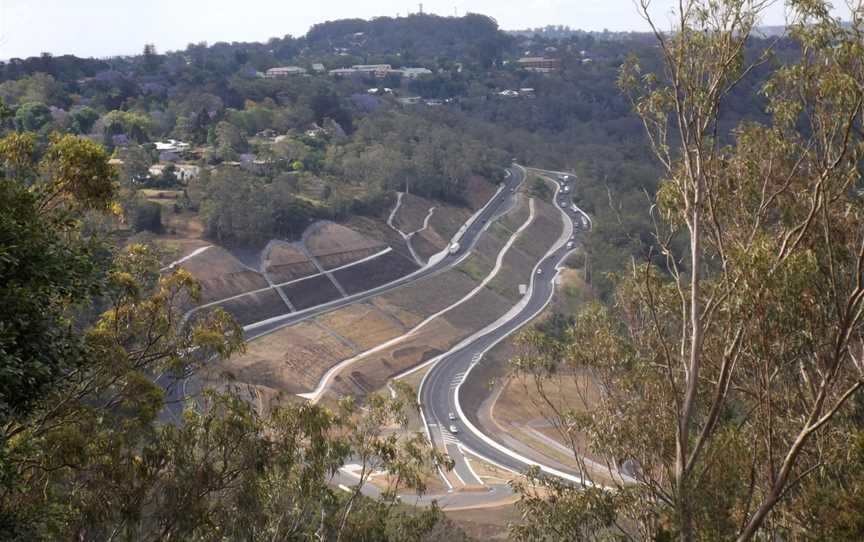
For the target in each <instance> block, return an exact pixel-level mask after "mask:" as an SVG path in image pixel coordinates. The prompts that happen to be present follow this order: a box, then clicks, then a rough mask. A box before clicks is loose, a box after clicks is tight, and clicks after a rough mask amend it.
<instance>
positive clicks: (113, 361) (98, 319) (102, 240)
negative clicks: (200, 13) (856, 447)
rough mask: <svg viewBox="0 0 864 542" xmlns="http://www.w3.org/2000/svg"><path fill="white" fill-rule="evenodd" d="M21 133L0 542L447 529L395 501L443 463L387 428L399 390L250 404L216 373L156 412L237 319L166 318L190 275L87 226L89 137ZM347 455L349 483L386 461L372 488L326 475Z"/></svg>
mask: <svg viewBox="0 0 864 542" xmlns="http://www.w3.org/2000/svg"><path fill="white" fill-rule="evenodd" d="M36 141H37V140H36V138H35V137H33V136H31V135H28V134H17V133H15V134H11V135H8V136H7V137H5V138H3V139H0V160H2V164H0V165H2V168H3V169H2V178H0V311H2V312H0V375H2V378H0V431H2V432H0V538H2V539H3V540H73V539H75V540H342V541H348V540H423V539H424V537H426V536H433V537H434V536H435V532H439V533H440V530H441V529H443V528H446V526H445V525H444V523H443V522H442V520H441V516H440V513H439V510H438V509H437V508H435V507H434V506H433V507H431V508H428V509H425V510H422V511H415V510H413V509H407V508H404V507H401V506H398V505H397V502H398V500H397V497H396V493H397V492H398V491H403V490H407V489H413V490H414V491H416V492H418V493H422V492H423V491H424V490H425V477H424V475H423V473H424V472H427V471H429V470H431V465H432V464H433V462H436V461H437V462H439V463H445V460H444V458H442V457H440V456H438V455H436V454H435V453H434V452H432V451H430V450H429V448H428V446H426V443H425V440H424V438H423V437H422V435H420V434H416V435H413V436H409V437H401V438H400V437H397V436H396V433H395V432H393V431H390V432H388V431H387V430H386V428H387V427H398V426H400V425H404V424H405V414H404V410H405V409H406V408H407V407H408V406H409V405H413V399H407V400H406V399H405V397H411V394H410V393H407V392H406V391H405V390H402V394H401V395H400V396H399V397H397V398H395V399H390V398H382V397H372V398H370V399H369V400H368V401H367V403H366V404H365V405H364V407H363V408H362V409H361V408H359V407H357V406H356V405H354V404H353V402H352V401H344V402H342V403H340V404H339V405H338V407H337V408H335V410H332V409H328V408H324V407H320V406H312V405H306V404H293V405H287V406H284V407H281V408H278V409H276V410H275V411H274V412H273V413H272V414H271V415H269V416H268V417H266V418H264V417H262V416H260V415H259V414H258V413H257V412H256V411H255V409H254V408H253V407H252V406H251V405H250V403H249V401H247V400H246V397H247V395H248V394H244V390H238V389H232V388H230V387H229V388H228V389H225V390H223V391H221V392H216V391H205V392H204V393H203V394H202V396H201V397H200V398H198V399H196V400H195V401H191V402H189V403H188V404H186V405H185V408H183V409H182V412H183V420H182V423H177V424H172V423H165V422H164V421H163V420H161V419H160V417H161V416H163V414H164V413H165V408H166V403H168V398H169V397H171V394H170V392H171V390H170V388H169V389H168V390H166V389H164V388H163V387H162V386H160V385H159V384H157V383H156V382H157V381H165V380H172V378H161V377H163V376H164V377H173V378H174V379H176V378H181V377H184V376H187V375H189V374H190V373H192V372H194V371H195V370H196V369H197V368H198V367H200V366H201V365H202V364H204V363H206V362H207V361H208V360H210V359H212V358H213V357H215V356H223V357H224V356H229V355H231V354H232V353H233V352H236V351H237V350H239V349H241V348H242V347H243V338H242V337H243V335H242V330H241V329H240V328H239V327H238V326H237V324H236V323H235V322H234V321H233V320H232V319H231V318H230V317H229V316H228V315H227V314H226V313H224V312H222V311H218V310H217V311H213V312H210V313H208V314H206V315H205V316H203V317H199V318H197V319H196V320H195V321H194V322H192V323H191V324H189V325H181V322H182V314H183V311H184V310H185V308H186V307H188V303H189V302H190V301H194V300H196V299H197V297H198V295H199V287H198V285H197V284H196V283H195V281H194V280H193V278H192V277H191V276H190V275H189V274H188V273H186V272H185V271H182V270H178V271H175V272H173V273H170V274H161V273H160V272H159V267H160V265H159V260H158V258H157V255H156V254H155V253H154V252H153V251H152V250H151V249H149V248H148V247H145V246H141V245H131V246H129V247H127V248H125V249H122V250H114V249H112V244H111V243H110V239H109V238H108V237H107V235H105V234H103V233H101V232H102V231H103V230H104V228H100V227H99V225H100V224H103V223H104V222H103V221H105V220H110V217H111V215H112V213H115V212H116V209H118V208H119V206H117V205H116V204H114V198H115V196H116V191H117V185H116V183H115V182H114V179H113V174H112V171H111V170H110V168H109V166H108V164H107V159H108V157H107V155H106V154H105V152H104V151H103V150H102V149H101V147H99V146H98V145H96V144H93V143H92V142H89V141H86V140H83V139H78V138H76V137H74V136H63V137H59V136H58V137H53V138H52V139H51V140H50V142H49V144H48V146H47V147H46V148H40V147H39V145H37V143H36ZM173 406H174V407H176V408H175V411H176V410H181V409H180V408H179V407H178V406H177V405H173ZM181 406H182V405H181ZM349 461H350V462H353V463H359V464H360V465H361V466H362V474H361V480H360V482H361V483H363V482H366V481H368V480H369V479H370V477H371V476H372V474H373V473H376V472H379V471H382V470H383V471H386V472H387V473H389V481H390V485H389V487H388V489H387V490H386V491H384V493H383V496H382V498H381V499H379V500H370V499H367V498H365V497H363V496H361V495H360V493H359V487H358V489H357V490H356V491H355V492H353V493H345V492H343V491H341V490H339V489H337V488H336V487H335V486H334V484H333V483H331V482H332V481H333V480H332V478H333V476H334V474H336V472H337V470H338V469H339V468H340V467H342V466H343V465H344V464H345V463H346V462H349ZM347 483H349V484H350V483H351V481H349V482H347Z"/></svg>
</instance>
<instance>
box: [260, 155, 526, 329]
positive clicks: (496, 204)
mask: <svg viewBox="0 0 864 542" xmlns="http://www.w3.org/2000/svg"><path fill="white" fill-rule="evenodd" d="M508 171H509V172H510V174H509V175H508V176H507V178H506V179H505V180H504V183H503V185H502V186H503V188H501V189H500V190H499V191H498V192H497V193H496V194H495V195H494V196H493V197H492V199H490V200H489V201H488V202H487V203H486V205H485V206H484V207H483V208H482V209H481V210H480V211H479V212H478V213H477V215H476V217H475V220H474V221H473V222H472V223H471V224H470V225H469V226H468V227H467V228H465V229H464V231H463V232H462V235H461V236H460V237H459V240H458V242H459V250H457V251H455V252H454V253H452V254H451V253H450V252H447V253H446V255H445V256H444V257H443V258H441V259H440V260H438V261H437V262H433V263H431V264H428V265H426V266H425V267H423V268H421V269H418V270H417V271H415V272H414V273H411V274H410V275H406V276H404V277H402V278H400V279H396V280H394V281H392V282H389V283H387V284H383V285H381V286H378V287H377V288H373V289H371V290H367V291H365V292H360V293H357V294H354V295H350V296H348V297H343V298H339V299H336V300H334V301H330V302H328V303H324V304H323V305H318V306H316V307H311V308H309V309H305V310H302V311H298V312H292V313H288V314H285V315H283V316H277V317H275V318H269V319H268V320H265V321H263V322H258V323H255V324H250V325H248V326H246V327H245V328H244V330H245V331H246V334H245V335H246V340H247V341H248V340H252V339H254V338H256V337H260V336H261V335H265V334H267V333H271V332H273V331H275V330H277V329H280V328H283V327H286V326H290V325H293V324H296V323H297V322H302V321H303V320H307V319H309V318H314V317H316V316H318V315H320V314H323V313H325V312H330V311H333V310H336V309H338V308H341V307H344V306H346V305H350V304H352V303H357V302H358V301H363V300H366V299H369V298H372V297H375V296H378V295H381V294H384V293H386V292H389V291H391V290H394V289H396V288H399V287H401V286H405V285H407V284H410V283H412V282H415V281H417V280H420V279H422V278H425V277H428V276H431V275H434V274H436V273H440V272H442V271H446V270H447V269H450V268H451V267H453V266H454V265H456V264H457V263H459V262H460V261H462V260H463V259H464V258H465V257H466V256H468V254H469V253H470V252H471V250H472V249H473V248H474V245H475V244H476V243H477V241H478V240H479V238H480V234H481V233H482V232H483V229H484V228H485V227H486V224H487V223H488V222H489V221H490V220H493V219H494V218H495V217H497V216H500V215H501V214H503V213H505V212H506V211H507V210H509V209H510V207H512V206H513V203H514V201H515V198H513V197H512V196H513V193H514V192H515V191H516V190H517V189H518V187H519V185H520V184H522V181H524V180H525V170H524V169H523V168H522V167H521V166H518V165H515V164H514V165H513V167H511V168H509V169H508Z"/></svg>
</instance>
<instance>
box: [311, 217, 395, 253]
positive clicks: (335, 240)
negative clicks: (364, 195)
mask: <svg viewBox="0 0 864 542" xmlns="http://www.w3.org/2000/svg"><path fill="white" fill-rule="evenodd" d="M313 228H314V230H313V231H312V232H311V233H309V235H308V236H307V237H306V248H308V249H309V252H311V253H312V255H313V256H315V257H316V258H318V257H321V256H328V255H331V254H339V253H342V252H351V251H363V250H368V249H374V248H378V249H379V250H380V249H381V248H383V247H384V243H382V242H381V241H378V240H377V239H372V238H370V237H367V236H365V235H363V234H362V233H359V232H357V231H354V230H352V229H351V228H346V227H345V226H342V225H340V224H336V223H334V222H321V223H319V224H317V225H315V226H313Z"/></svg>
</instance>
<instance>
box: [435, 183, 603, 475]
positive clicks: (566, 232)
mask: <svg viewBox="0 0 864 542" xmlns="http://www.w3.org/2000/svg"><path fill="white" fill-rule="evenodd" d="M547 180H548V179H547ZM555 184H556V189H555V196H554V197H555V199H557V197H558V191H559V190H560V186H558V185H557V183H555ZM557 208H558V207H557V206H556V209H557ZM558 211H559V213H560V214H561V215H562V217H563V218H564V221H563V223H564V227H563V230H562V235H561V237H559V239H558V242H556V243H555V244H554V245H553V246H552V248H550V250H549V251H548V252H547V253H546V254H545V255H544V256H543V258H541V259H540V260H538V262H537V264H536V265H535V266H534V270H533V271H532V275H531V283H530V286H529V290H528V292H527V293H526V295H525V296H523V301H525V302H526V303H527V300H528V299H530V297H531V294H532V293H533V290H534V283H535V277H536V269H537V267H538V266H539V265H540V263H541V262H542V261H543V260H545V259H546V258H548V257H549V256H551V255H552V254H553V253H554V252H555V251H557V250H559V249H560V248H561V247H562V246H563V243H566V242H567V240H568V239H569V238H570V236H571V235H572V229H573V225H572V223H571V222H570V219H569V217H568V216H567V214H566V212H564V211H561V209H558ZM561 261H562V262H563V261H564V258H562V260H561ZM561 269H562V267H561V265H560V262H559V263H558V264H556V265H555V273H553V274H552V276H551V277H550V279H549V280H550V282H552V281H554V280H555V279H556V278H557V276H558V273H559V272H560V270H561ZM553 296H554V289H553V290H552V291H551V292H550V295H549V297H548V298H547V299H546V301H545V302H544V303H543V305H542V306H541V307H540V308H539V309H538V310H537V311H535V312H534V313H533V314H532V315H531V316H530V317H529V318H528V320H527V321H526V322H529V321H531V320H533V319H534V318H536V317H537V315H538V314H540V313H541V312H542V311H543V310H545V308H546V307H547V306H548V305H549V303H550V302H551V300H552V297H553ZM520 304H522V306H524V303H522V302H520ZM514 309H515V307H514ZM509 312H513V310H511V311H509ZM499 320H500V319H499ZM490 327H493V328H494V327H497V326H494V325H493V326H490ZM514 331H515V330H514ZM482 334H483V333H479V335H482ZM509 335H510V334H508V335H504V336H502V337H500V338H499V339H498V340H496V341H494V342H493V343H491V344H490V345H489V346H487V347H486V348H485V349H483V351H482V352H480V355H479V356H478V357H477V358H476V361H474V362H473V363H472V364H471V365H470V366H469V367H468V369H467V370H466V371H465V374H464V375H463V376H462V378H461V379H460V381H459V383H458V384H457V386H456V388H455V389H454V391H453V393H454V402H455V404H456V411H457V413H458V416H459V418H460V419H461V420H462V421H463V423H464V424H465V426H466V427H467V428H468V430H469V431H471V432H472V433H473V434H474V435H475V436H476V437H477V438H479V439H481V440H482V441H483V442H485V443H486V444H488V445H490V446H491V447H493V448H495V449H496V450H498V451H499V452H501V453H503V454H505V455H507V456H509V457H512V458H513V459H516V460H517V461H519V462H521V463H525V464H526V465H534V466H537V467H538V468H539V469H540V470H542V471H543V472H546V473H548V474H552V475H553V476H557V477H559V478H562V479H564V480H569V481H572V482H574V483H579V484H584V485H587V486H591V487H601V488H603V489H607V490H611V489H612V488H608V487H606V486H600V485H597V484H595V483H593V482H591V481H589V480H583V479H582V478H581V477H578V476H574V475H571V474H568V473H566V472H563V471H560V470H558V469H555V468H552V467H549V466H547V465H543V464H542V463H539V462H537V461H534V460H532V459H529V458H527V457H525V456H522V455H521V454H518V453H516V452H514V451H513V450H510V449H509V448H507V447H506V446H503V445H502V444H500V443H498V442H496V441H495V440H493V439H491V438H490V437H488V436H487V435H486V434H485V433H483V432H482V431H480V430H479V429H478V428H477V427H476V426H475V425H474V424H473V423H471V420H469V419H468V417H467V416H465V412H464V411H463V410H462V405H461V403H460V402H459V391H460V389H461V388H462V384H463V383H464V382H465V379H466V378H467V377H468V374H469V373H470V372H471V370H472V369H473V368H474V367H475V366H476V365H477V363H478V362H479V360H480V359H482V357H483V356H484V355H485V354H486V352H488V351H489V350H490V349H492V348H493V347H495V346H496V345H497V344H498V343H500V342H501V341H502V340H504V339H505V338H506V337H508V336H509ZM469 342H470V341H469ZM455 350H456V348H453V349H451V350H450V351H449V352H453V351H455ZM449 352H448V353H445V354H442V355H441V356H438V358H437V359H436V360H435V361H436V362H437V361H439V360H440V359H442V358H444V357H445V356H447V355H448V354H449ZM428 375H429V373H426V374H425V375H424V376H423V379H422V380H421V382H420V388H419V389H418V401H419V398H420V391H421V390H422V388H423V384H424V383H425V380H426V377H427V376H428ZM420 410H421V413H422V410H423V409H422V406H421V409H420ZM424 419H425V418H424ZM474 455H475V456H478V457H481V458H483V457H482V456H480V455H479V454H477V453H474ZM483 459H484V460H486V461H488V458H483ZM490 463H492V464H494V465H496V466H499V467H502V468H505V469H506V470H508V471H510V472H513V469H509V468H506V467H503V465H500V464H498V463H496V462H491V461H490Z"/></svg>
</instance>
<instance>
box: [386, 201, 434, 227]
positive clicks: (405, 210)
mask: <svg viewBox="0 0 864 542" xmlns="http://www.w3.org/2000/svg"><path fill="white" fill-rule="evenodd" d="M435 206H436V205H435V203H433V202H432V201H431V200H428V199H426V198H422V197H420V196H415V195H414V194H403V195H402V205H401V206H400V207H399V211H397V212H396V216H395V217H394V219H393V225H394V226H396V227H397V228H399V230H400V231H402V233H411V232H413V231H417V230H419V229H420V228H422V227H423V221H424V219H425V218H426V215H427V214H428V213H429V209H430V208H432V207H435ZM435 212H436V213H437V212H438V210H437V209H436V210H435ZM433 216H434V213H433Z"/></svg>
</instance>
